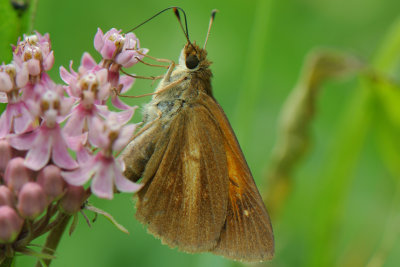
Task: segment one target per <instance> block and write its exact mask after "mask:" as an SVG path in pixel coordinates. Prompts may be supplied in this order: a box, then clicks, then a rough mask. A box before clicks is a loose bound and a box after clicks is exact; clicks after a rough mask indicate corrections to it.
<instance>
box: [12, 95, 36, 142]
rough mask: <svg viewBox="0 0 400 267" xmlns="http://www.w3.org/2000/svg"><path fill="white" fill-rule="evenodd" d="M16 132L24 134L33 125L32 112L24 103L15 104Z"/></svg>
mask: <svg viewBox="0 0 400 267" xmlns="http://www.w3.org/2000/svg"><path fill="white" fill-rule="evenodd" d="M14 105H15V108H14V114H13V116H14V131H15V133H17V134H19V133H23V132H25V131H26V129H28V127H29V125H31V123H32V121H33V120H34V118H33V117H32V114H31V112H30V111H29V110H28V109H27V106H26V105H25V103H24V102H22V101H21V102H19V103H16V104H14Z"/></svg>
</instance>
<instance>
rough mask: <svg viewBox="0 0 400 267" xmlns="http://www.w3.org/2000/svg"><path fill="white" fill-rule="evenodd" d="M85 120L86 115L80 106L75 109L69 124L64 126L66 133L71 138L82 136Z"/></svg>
mask: <svg viewBox="0 0 400 267" xmlns="http://www.w3.org/2000/svg"><path fill="white" fill-rule="evenodd" d="M85 119H86V115H85V114H84V113H83V111H82V110H81V109H80V108H79V106H77V107H75V109H74V110H73V111H72V114H71V116H70V117H69V119H68V121H67V123H66V124H65V125H64V128H63V130H64V132H65V133H66V134H67V135H69V136H75V135H81V134H82V131H83V125H84V122H85Z"/></svg>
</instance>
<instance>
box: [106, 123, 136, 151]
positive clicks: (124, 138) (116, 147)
mask: <svg viewBox="0 0 400 267" xmlns="http://www.w3.org/2000/svg"><path fill="white" fill-rule="evenodd" d="M135 130H136V124H129V125H126V126H124V127H122V129H121V131H120V132H119V135H118V138H117V140H115V142H114V144H113V147H112V149H113V151H120V150H121V149H123V148H124V147H125V146H126V145H127V144H128V142H129V141H130V140H131V138H132V137H133V133H134V132H135Z"/></svg>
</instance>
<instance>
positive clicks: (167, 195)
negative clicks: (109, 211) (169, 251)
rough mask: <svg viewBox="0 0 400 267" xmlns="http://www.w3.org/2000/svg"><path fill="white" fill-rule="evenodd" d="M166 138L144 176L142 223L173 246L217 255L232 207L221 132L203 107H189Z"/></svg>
mask: <svg viewBox="0 0 400 267" xmlns="http://www.w3.org/2000/svg"><path fill="white" fill-rule="evenodd" d="M161 136H162V137H160V139H159V140H158V141H157V144H156V146H155V149H154V153H153V155H152V156H151V158H150V160H149V162H148V163H147V165H146V169H145V171H144V174H143V180H142V182H143V183H144V184H145V185H144V187H143V189H142V190H140V191H139V192H138V197H139V200H138V203H137V212H136V217H137V218H138V220H139V221H141V222H142V223H144V224H145V225H148V231H149V232H151V233H153V234H154V235H155V236H157V237H159V238H160V239H161V240H162V242H163V243H166V244H168V245H169V246H172V247H175V246H177V247H178V248H179V249H180V250H183V251H187V252H201V251H209V250H212V249H213V248H214V247H215V246H216V245H217V242H218V240H219V237H220V234H221V229H222V227H223V225H224V223H225V218H226V213H227V209H226V207H227V205H228V187H229V186H228V184H229V180H228V169H227V166H228V165H227V158H226V155H225V151H224V150H225V147H224V140H223V137H222V135H221V132H220V130H219V126H218V125H217V122H216V121H215V120H214V119H213V116H212V114H210V112H209V111H208V110H207V109H206V108H204V107H203V106H201V105H200V106H194V107H184V108H182V110H180V111H179V113H178V114H177V115H175V117H174V118H173V119H172V122H171V123H170V124H169V126H166V127H165V129H164V132H163V133H162V134H161Z"/></svg>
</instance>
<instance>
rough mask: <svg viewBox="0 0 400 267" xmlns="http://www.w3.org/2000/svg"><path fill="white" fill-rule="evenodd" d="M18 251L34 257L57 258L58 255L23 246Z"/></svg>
mask: <svg viewBox="0 0 400 267" xmlns="http://www.w3.org/2000/svg"><path fill="white" fill-rule="evenodd" d="M18 252H20V253H22V254H24V255H28V256H32V257H36V258H38V259H55V258H56V257H55V256H53V255H50V254H47V253H43V252H37V251H35V250H33V249H30V248H22V249H20V250H19V251H18Z"/></svg>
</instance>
